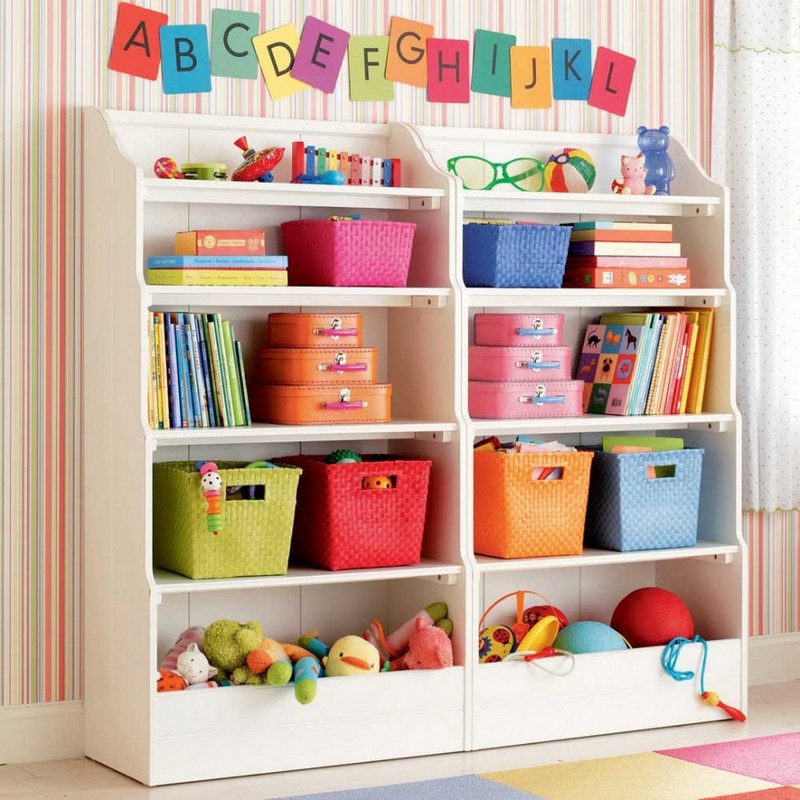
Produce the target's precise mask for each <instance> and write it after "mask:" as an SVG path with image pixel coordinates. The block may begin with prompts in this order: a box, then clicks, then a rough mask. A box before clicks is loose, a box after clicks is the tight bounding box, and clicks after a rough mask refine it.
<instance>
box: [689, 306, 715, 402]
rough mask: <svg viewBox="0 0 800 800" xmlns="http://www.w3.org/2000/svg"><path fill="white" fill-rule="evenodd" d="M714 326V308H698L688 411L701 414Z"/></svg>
mask: <svg viewBox="0 0 800 800" xmlns="http://www.w3.org/2000/svg"><path fill="white" fill-rule="evenodd" d="M713 327H714V309H713V308H698V309H697V344H696V346H695V355H694V362H693V364H692V372H691V375H689V376H688V378H689V392H688V395H687V397H686V412H687V413H688V414H700V413H702V411H703V397H704V395H705V388H706V376H707V373H708V359H709V355H710V353H711V333H712V329H713Z"/></svg>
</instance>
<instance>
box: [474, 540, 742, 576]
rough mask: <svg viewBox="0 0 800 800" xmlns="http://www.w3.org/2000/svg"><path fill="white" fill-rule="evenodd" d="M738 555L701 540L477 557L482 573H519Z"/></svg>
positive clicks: (733, 549)
mask: <svg viewBox="0 0 800 800" xmlns="http://www.w3.org/2000/svg"><path fill="white" fill-rule="evenodd" d="M738 552H739V547H738V545H731V544H716V543H714V542H702V541H699V542H698V543H697V544H696V545H695V546H694V547H673V548H668V549H664V550H637V551H634V552H627V553H619V552H617V551H616V550H598V549H593V548H590V547H587V548H585V549H584V551H583V554H582V555H579V556H551V557H548V558H492V557H490V556H479V555H476V556H475V560H476V562H477V565H478V569H479V570H480V571H481V572H518V571H524V570H541V569H574V568H576V567H577V568H580V567H597V566H611V565H614V564H634V563H649V562H652V561H674V560H676V559H681V558H705V559H713V560H719V561H720V563H728V562H729V561H730V560H731V559H732V558H733V556H735V555H736V554H737V553H738Z"/></svg>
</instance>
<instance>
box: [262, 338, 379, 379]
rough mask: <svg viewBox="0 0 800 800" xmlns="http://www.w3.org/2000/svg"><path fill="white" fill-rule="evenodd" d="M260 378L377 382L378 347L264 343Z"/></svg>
mask: <svg viewBox="0 0 800 800" xmlns="http://www.w3.org/2000/svg"><path fill="white" fill-rule="evenodd" d="M258 380H259V381H260V382H262V383H284V384H294V385H297V384H319V385H330V384H334V383H335V384H337V385H338V384H340V383H341V382H342V381H347V382H348V383H352V384H355V383H376V382H377V380H378V350H377V348H375V347H343V348H341V349H336V348H332V347H262V348H261V349H260V350H259V351H258Z"/></svg>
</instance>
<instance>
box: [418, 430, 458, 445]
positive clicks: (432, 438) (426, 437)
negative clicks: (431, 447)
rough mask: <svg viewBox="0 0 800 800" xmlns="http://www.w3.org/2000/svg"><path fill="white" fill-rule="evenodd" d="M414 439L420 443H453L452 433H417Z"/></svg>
mask: <svg viewBox="0 0 800 800" xmlns="http://www.w3.org/2000/svg"><path fill="white" fill-rule="evenodd" d="M414 438H415V439H417V440H418V441H420V442H444V443H445V444H447V443H448V442H452V441H453V432H452V431H418V432H417V433H415V434H414Z"/></svg>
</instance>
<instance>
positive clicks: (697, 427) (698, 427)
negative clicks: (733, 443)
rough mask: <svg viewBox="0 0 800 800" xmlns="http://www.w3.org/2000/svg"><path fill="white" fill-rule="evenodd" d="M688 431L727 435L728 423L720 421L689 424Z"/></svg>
mask: <svg viewBox="0 0 800 800" xmlns="http://www.w3.org/2000/svg"><path fill="white" fill-rule="evenodd" d="M686 427H687V429H688V430H692V431H711V432H712V433H726V432H727V431H728V427H729V426H728V422H727V421H725V420H720V421H718V422H689V423H688V424H687V425H686Z"/></svg>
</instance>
